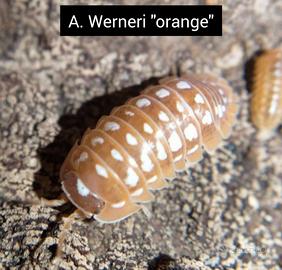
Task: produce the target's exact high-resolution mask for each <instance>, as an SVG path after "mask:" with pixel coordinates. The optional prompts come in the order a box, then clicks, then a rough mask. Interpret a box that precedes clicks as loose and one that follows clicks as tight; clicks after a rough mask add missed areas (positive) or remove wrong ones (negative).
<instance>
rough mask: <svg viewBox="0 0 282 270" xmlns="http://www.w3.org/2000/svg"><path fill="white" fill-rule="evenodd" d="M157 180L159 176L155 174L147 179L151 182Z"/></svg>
mask: <svg viewBox="0 0 282 270" xmlns="http://www.w3.org/2000/svg"><path fill="white" fill-rule="evenodd" d="M157 180H158V177H157V176H156V175H154V176H153V177H151V178H150V179H149V180H148V181H147V183H149V184H151V183H154V182H156V181H157Z"/></svg>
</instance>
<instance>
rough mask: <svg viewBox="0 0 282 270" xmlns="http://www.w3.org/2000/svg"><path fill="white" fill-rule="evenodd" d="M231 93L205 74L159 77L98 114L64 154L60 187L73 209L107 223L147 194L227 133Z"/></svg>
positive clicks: (233, 99) (232, 100)
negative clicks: (104, 113) (91, 126)
mask: <svg viewBox="0 0 282 270" xmlns="http://www.w3.org/2000/svg"><path fill="white" fill-rule="evenodd" d="M236 113H237V103H236V96H235V94H234V93H233V91H232V89H231V87H230V86H229V85H228V84H227V83H226V82H225V81H224V80H223V79H218V78H215V77H213V76H210V75H192V74H189V75H185V76H183V77H180V78H177V77H168V78H165V79H162V80H161V81H160V84H159V85H155V86H151V87H149V88H146V89H145V90H144V91H142V92H141V94H140V95H139V96H137V97H134V98H131V99H129V100H128V101H127V102H126V103H125V104H124V105H122V106H120V107H117V108H114V109H113V110H112V112H111V114H110V115H109V116H103V117H102V118H100V120H99V121H98V123H97V125H96V128H95V129H88V130H87V131H86V132H85V133H84V135H83V137H82V139H81V141H80V142H79V143H78V142H77V143H76V144H75V145H74V146H73V147H72V149H71V150H70V152H69V154H68V155H67V157H66V159H65V161H64V163H63V165H62V167H61V170H60V180H61V184H62V189H63V191H64V193H65V195H66V197H67V198H68V200H70V201H71V202H72V203H73V204H74V205H75V206H76V207H77V208H78V209H79V210H81V211H82V212H83V213H84V214H86V215H87V216H94V218H95V219H96V220H97V221H100V222H104V223H113V222H117V221H120V220H122V219H124V218H126V217H128V216H130V215H132V214H134V213H136V212H137V211H139V210H140V209H142V208H143V203H146V202H150V201H152V200H153V199H154V196H153V194H152V192H151V191H152V190H160V189H162V188H164V187H166V186H167V185H168V182H167V180H166V179H173V178H174V177H175V172H177V171H181V170H183V169H185V168H186V167H187V166H189V164H192V163H194V162H198V161H199V160H201V158H202V151H203V149H205V150H206V151H207V152H208V153H212V152H214V150H215V149H216V148H217V147H218V145H219V144H220V142H221V141H222V138H223V139H225V138H227V137H228V136H229V135H230V132H231V128H232V126H233V124H234V122H235V118H236Z"/></svg>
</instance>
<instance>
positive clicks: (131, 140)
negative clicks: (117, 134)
mask: <svg viewBox="0 0 282 270" xmlns="http://www.w3.org/2000/svg"><path fill="white" fill-rule="evenodd" d="M126 141H127V143H128V144H130V145H137V144H138V141H137V139H136V138H135V137H134V136H133V135H132V134H131V133H126Z"/></svg>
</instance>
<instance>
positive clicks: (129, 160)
mask: <svg viewBox="0 0 282 270" xmlns="http://www.w3.org/2000/svg"><path fill="white" fill-rule="evenodd" d="M128 162H129V164H130V165H131V166H133V167H135V168H136V167H138V165H137V163H136V161H135V159H134V158H132V157H129V159H128Z"/></svg>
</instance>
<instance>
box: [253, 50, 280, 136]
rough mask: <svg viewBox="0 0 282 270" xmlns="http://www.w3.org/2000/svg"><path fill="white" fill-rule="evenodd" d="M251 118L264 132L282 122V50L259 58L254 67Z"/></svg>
mask: <svg viewBox="0 0 282 270" xmlns="http://www.w3.org/2000/svg"><path fill="white" fill-rule="evenodd" d="M251 117H252V122H253V123H254V125H255V126H256V127H257V128H258V129H259V130H260V131H262V132H268V131H271V130H273V129H275V128H276V127H277V126H278V125H279V124H280V123H281V120H282V49H281V48H280V49H273V50H269V51H266V52H264V53H263V54H262V55H260V56H259V57H257V59H256V60H255V66H254V79H253V87H252V100H251Z"/></svg>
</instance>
